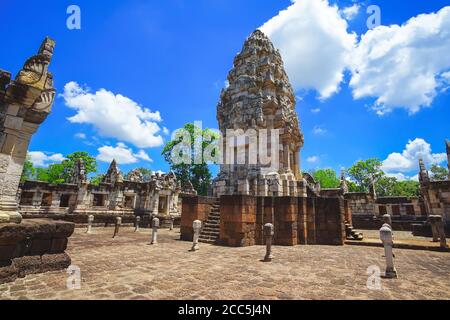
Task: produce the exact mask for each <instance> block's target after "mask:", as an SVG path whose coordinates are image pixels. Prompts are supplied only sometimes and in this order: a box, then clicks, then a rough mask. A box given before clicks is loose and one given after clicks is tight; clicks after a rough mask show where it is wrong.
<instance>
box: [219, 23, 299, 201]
mask: <svg viewBox="0 0 450 320" xmlns="http://www.w3.org/2000/svg"><path fill="white" fill-rule="evenodd" d="M295 104H296V101H295V95H294V90H293V88H292V86H291V84H290V82H289V78H288V76H287V73H286V71H285V70H284V64H283V61H282V58H281V55H280V53H279V51H278V50H277V49H275V47H274V45H273V44H272V42H271V41H270V39H269V38H268V37H267V36H266V35H265V34H264V33H263V32H261V31H260V30H256V31H254V32H253V33H252V34H251V35H250V36H249V37H248V38H247V40H246V41H245V43H244V45H243V47H242V50H241V52H240V53H238V54H237V56H236V57H235V59H234V63H233V68H232V69H231V71H230V72H229V74H228V85H227V87H226V88H224V89H223V90H222V93H221V96H220V101H219V103H218V105H217V120H218V122H219V128H220V131H221V132H222V136H223V137H224V141H225V142H226V144H227V146H226V148H229V147H231V146H228V142H229V141H227V139H228V138H230V137H228V138H227V130H242V131H243V132H247V130H254V131H256V134H259V133H261V131H262V130H264V132H266V130H265V129H268V130H269V133H268V134H269V135H271V134H276V130H279V137H277V138H279V140H280V141H279V144H281V150H278V141H277V142H275V143H274V144H276V145H277V150H276V151H275V150H272V149H271V148H270V147H269V144H268V145H267V147H268V148H267V149H268V150H270V151H273V152H274V153H277V154H278V153H279V154H280V156H281V159H280V161H279V164H280V166H278V164H275V165H274V166H273V167H271V168H269V167H268V166H265V165H262V164H260V163H257V164H255V163H254V162H253V163H251V164H250V163H248V162H249V161H247V162H246V163H245V164H242V163H240V164H239V165H237V166H234V164H236V162H237V161H236V160H231V159H228V161H226V162H225V161H224V163H225V164H224V165H222V166H221V171H220V173H219V177H218V180H216V182H217V183H218V185H223V183H224V181H220V180H221V178H222V177H226V178H227V182H226V184H227V186H229V187H230V188H232V189H233V190H231V189H230V190H228V191H225V192H223V191H218V194H224V193H227V194H236V193H245V192H246V191H242V192H241V191H237V190H236V188H235V187H234V186H236V185H241V186H243V185H244V184H246V183H247V182H245V180H246V179H247V180H248V179H251V180H252V181H248V183H249V185H251V186H253V185H254V183H255V179H260V178H261V179H263V177H264V176H265V175H267V174H269V173H273V172H275V171H276V172H277V173H280V174H288V175H290V176H291V177H292V176H293V175H295V177H297V178H300V163H299V152H300V148H302V147H303V143H304V138H303V134H302V133H301V131H300V127H299V120H298V116H297V113H296V111H295ZM272 129H273V130H272ZM271 138H272V136H271ZM269 140H270V138H269ZM262 148H263V150H265V149H266V148H264V146H263V147H262ZM225 150H226V149H225ZM227 152H228V151H227V150H226V151H225V153H227ZM245 152H246V157H247V155H248V153H249V152H250V151H245ZM235 154H236V152H235ZM225 157H226V155H225ZM224 160H225V159H224ZM230 160H231V161H233V162H234V163H233V164H231V163H230V162H231V161H230ZM236 167H237V168H236ZM238 180H239V181H240V182H238ZM291 180H293V179H292V178H291ZM216 182H215V183H216ZM217 183H216V184H217ZM243 188H244V189H246V187H245V186H244V187H243ZM250 189H251V188H250V187H249V190H250ZM249 192H250V193H252V194H255V193H256V190H253V189H252V190H250V191H249Z"/></svg>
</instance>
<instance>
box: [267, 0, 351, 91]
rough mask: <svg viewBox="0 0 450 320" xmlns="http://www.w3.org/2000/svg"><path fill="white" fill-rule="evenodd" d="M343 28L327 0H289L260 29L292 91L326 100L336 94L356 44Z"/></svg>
mask: <svg viewBox="0 0 450 320" xmlns="http://www.w3.org/2000/svg"><path fill="white" fill-rule="evenodd" d="M347 28H348V24H347V21H346V20H345V19H344V18H343V17H342V15H341V12H340V11H339V8H338V7H337V6H335V5H330V3H329V2H328V0H293V1H292V5H291V6H289V7H288V8H287V9H285V10H283V11H280V12H279V13H278V15H276V16H275V17H273V18H272V19H270V20H269V21H267V22H266V23H265V24H264V25H263V26H262V27H261V28H260V29H261V31H263V32H264V33H265V34H267V35H268V36H269V37H270V39H271V40H272V42H273V43H274V45H275V47H277V48H278V49H279V50H280V53H281V55H282V57H283V60H284V64H285V67H286V71H287V73H288V75H289V78H290V81H291V83H292V85H293V86H294V88H295V90H299V89H315V90H317V91H318V92H319V93H320V95H321V98H328V97H330V96H331V95H333V94H334V93H336V92H338V91H339V84H340V83H341V82H342V80H343V77H344V70H345V68H346V66H347V65H348V63H349V57H350V54H351V51H352V49H353V48H354V46H355V43H356V34H354V33H349V32H348V31H347Z"/></svg>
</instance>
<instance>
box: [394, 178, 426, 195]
mask: <svg viewBox="0 0 450 320" xmlns="http://www.w3.org/2000/svg"><path fill="white" fill-rule="evenodd" d="M391 195H392V196H397V197H418V196H419V195H420V184H419V182H417V181H413V180H405V181H398V182H397V183H396V184H395V185H394V188H393V190H392V194H391Z"/></svg>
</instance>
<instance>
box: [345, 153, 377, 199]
mask: <svg viewBox="0 0 450 320" xmlns="http://www.w3.org/2000/svg"><path fill="white" fill-rule="evenodd" d="M381 165H382V162H381V160H380V159H377V158H371V159H367V160H360V161H358V162H357V163H355V164H354V165H353V166H352V167H350V169H348V170H347V173H348V174H349V176H350V178H351V179H352V180H353V181H354V182H355V183H356V184H357V186H358V189H359V190H358V192H369V190H370V188H371V185H372V182H375V183H376V182H377V181H378V180H379V179H380V178H382V177H384V176H385V174H384V172H383V171H382V170H381Z"/></svg>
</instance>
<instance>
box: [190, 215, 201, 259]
mask: <svg viewBox="0 0 450 320" xmlns="http://www.w3.org/2000/svg"><path fill="white" fill-rule="evenodd" d="M192 228H193V229H194V240H193V243H192V248H191V251H197V250H198V249H199V248H198V238H199V237H200V230H201V229H202V222H201V221H200V220H195V221H194V222H193V223H192Z"/></svg>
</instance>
